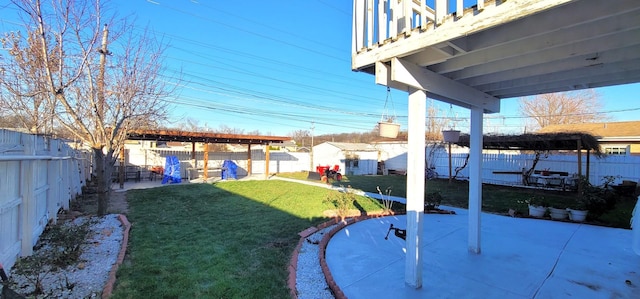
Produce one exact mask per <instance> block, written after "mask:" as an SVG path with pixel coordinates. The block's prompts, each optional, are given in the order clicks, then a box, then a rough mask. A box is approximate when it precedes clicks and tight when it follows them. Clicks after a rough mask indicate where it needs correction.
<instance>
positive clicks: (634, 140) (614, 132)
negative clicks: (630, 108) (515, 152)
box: [538, 121, 640, 155]
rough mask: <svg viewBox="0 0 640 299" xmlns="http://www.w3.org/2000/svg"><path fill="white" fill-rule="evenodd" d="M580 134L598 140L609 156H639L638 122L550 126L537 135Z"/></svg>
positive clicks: (639, 133) (639, 135)
mask: <svg viewBox="0 0 640 299" xmlns="http://www.w3.org/2000/svg"><path fill="white" fill-rule="evenodd" d="M558 132H581V133H588V134H591V135H593V136H594V137H596V138H597V139H598V142H599V143H600V147H601V149H602V152H603V153H605V154H609V155H640V121H622V122H604V123H583V124H568V125H550V126H546V127H544V128H542V129H540V130H539V131H538V133H558Z"/></svg>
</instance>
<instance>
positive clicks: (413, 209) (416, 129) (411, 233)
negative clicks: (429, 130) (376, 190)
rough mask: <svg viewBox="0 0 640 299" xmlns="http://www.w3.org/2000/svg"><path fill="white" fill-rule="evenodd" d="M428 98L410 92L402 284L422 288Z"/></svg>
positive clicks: (416, 90) (412, 89) (418, 91)
mask: <svg viewBox="0 0 640 299" xmlns="http://www.w3.org/2000/svg"><path fill="white" fill-rule="evenodd" d="M426 102H427V95H426V93H425V91H424V90H418V89H414V88H409V125H408V126H409V136H408V152H407V240H406V246H407V255H406V261H405V272H404V273H405V283H406V284H407V285H408V286H410V287H413V288H416V289H419V288H421V287H422V255H421V254H420V247H422V240H421V239H422V231H423V228H422V223H423V221H422V218H423V216H424V169H425V118H426V111H427V104H426Z"/></svg>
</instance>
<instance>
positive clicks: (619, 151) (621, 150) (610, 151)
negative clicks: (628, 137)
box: [604, 146, 627, 155]
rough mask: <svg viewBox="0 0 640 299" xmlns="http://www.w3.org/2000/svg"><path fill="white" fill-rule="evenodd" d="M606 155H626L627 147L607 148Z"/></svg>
mask: <svg viewBox="0 0 640 299" xmlns="http://www.w3.org/2000/svg"><path fill="white" fill-rule="evenodd" d="M604 153H605V154H607V155H626V154H627V147H626V146H624V147H606V148H605V149H604Z"/></svg>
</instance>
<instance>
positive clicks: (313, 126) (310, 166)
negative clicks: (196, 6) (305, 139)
mask: <svg viewBox="0 0 640 299" xmlns="http://www.w3.org/2000/svg"><path fill="white" fill-rule="evenodd" d="M315 128H316V126H315V123H314V122H311V150H310V151H309V171H314V169H313V129H315Z"/></svg>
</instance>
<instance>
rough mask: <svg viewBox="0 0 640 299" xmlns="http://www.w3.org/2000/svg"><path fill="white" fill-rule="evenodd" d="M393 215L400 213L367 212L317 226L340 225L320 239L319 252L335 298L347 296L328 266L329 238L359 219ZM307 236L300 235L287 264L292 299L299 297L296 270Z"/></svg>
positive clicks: (323, 270)
mask: <svg viewBox="0 0 640 299" xmlns="http://www.w3.org/2000/svg"><path fill="white" fill-rule="evenodd" d="M393 215H399V214H391V215H389V214H382V213H377V214H367V215H362V216H358V217H352V218H348V219H346V223H345V222H342V221H340V220H338V219H332V220H329V221H326V222H323V223H321V224H318V225H317V226H316V228H317V230H321V229H324V228H327V227H329V226H332V225H334V224H338V226H336V227H334V228H333V229H332V230H331V231H329V232H328V233H327V234H325V235H324V236H323V237H322V240H320V244H319V246H320V250H319V253H318V255H319V262H320V267H321V268H322V273H323V274H324V278H325V280H326V282H327V285H328V286H329V288H330V289H331V292H332V293H333V295H334V297H335V298H337V299H343V298H346V297H345V296H344V293H343V292H342V290H340V287H339V286H338V285H337V284H336V282H335V280H334V279H333V276H332V275H331V271H329V267H328V266H327V262H326V259H325V250H326V248H327V245H328V244H329V240H330V239H331V237H332V236H333V235H335V234H336V233H337V232H338V231H340V230H341V229H343V228H344V227H346V226H348V225H351V224H353V223H356V222H358V221H362V220H367V219H372V218H381V217H386V216H393ZM307 237H308V235H302V236H301V237H300V240H299V241H298V245H297V246H296V248H295V249H294V250H293V253H291V259H290V260H289V265H288V266H287V268H288V270H289V277H288V286H289V294H290V295H291V298H292V299H298V289H297V288H296V275H297V273H296V271H297V267H298V254H299V253H300V248H301V247H302V244H303V243H302V242H304V240H305V239H306V238H307Z"/></svg>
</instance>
